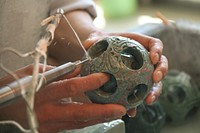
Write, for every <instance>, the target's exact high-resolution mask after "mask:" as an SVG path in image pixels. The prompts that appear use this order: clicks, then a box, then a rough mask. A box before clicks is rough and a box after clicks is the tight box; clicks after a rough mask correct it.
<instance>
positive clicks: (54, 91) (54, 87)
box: [36, 73, 109, 102]
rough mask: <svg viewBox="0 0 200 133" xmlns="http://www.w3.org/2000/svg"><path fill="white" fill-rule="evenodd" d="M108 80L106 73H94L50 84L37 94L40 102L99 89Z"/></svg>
mask: <svg viewBox="0 0 200 133" xmlns="http://www.w3.org/2000/svg"><path fill="white" fill-rule="evenodd" d="M108 80H109V76H108V75H107V74H105V73H94V74H90V75H88V76H85V77H76V78H72V79H66V80H61V81H57V82H53V83H51V84H49V85H48V86H47V87H45V89H43V90H42V91H41V92H40V93H39V94H38V95H36V96H37V99H38V102H45V101H49V100H56V99H61V98H63V97H72V96H75V95H77V94H80V93H83V92H85V91H89V90H94V89H97V88H99V87H101V86H102V85H103V84H104V83H106V82H107V81H108ZM46 91H48V93H46Z"/></svg>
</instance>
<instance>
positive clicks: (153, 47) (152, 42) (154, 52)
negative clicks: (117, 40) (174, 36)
mask: <svg viewBox="0 0 200 133" xmlns="http://www.w3.org/2000/svg"><path fill="white" fill-rule="evenodd" d="M111 35H118V36H123V37H127V38H130V39H133V40H135V41H138V42H139V43H140V44H142V45H143V46H144V47H145V48H146V49H147V50H148V51H150V58H151V61H152V63H153V64H156V63H157V62H158V61H159V59H160V57H161V55H162V51H163V43H162V42H161V41H160V40H159V39H157V38H153V37H150V36H146V35H142V34H136V33H117V34H116V33H112V34H111Z"/></svg>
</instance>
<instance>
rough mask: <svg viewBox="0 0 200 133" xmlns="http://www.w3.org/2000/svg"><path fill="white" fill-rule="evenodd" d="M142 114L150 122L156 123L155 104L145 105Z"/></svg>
mask: <svg viewBox="0 0 200 133" xmlns="http://www.w3.org/2000/svg"><path fill="white" fill-rule="evenodd" d="M142 116H143V118H144V120H146V121H147V122H148V123H154V122H155V121H156V120H157V113H156V109H155V108H154V107H153V106H145V108H144V110H143V112H142Z"/></svg>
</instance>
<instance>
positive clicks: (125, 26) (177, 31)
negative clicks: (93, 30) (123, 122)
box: [94, 0, 200, 133]
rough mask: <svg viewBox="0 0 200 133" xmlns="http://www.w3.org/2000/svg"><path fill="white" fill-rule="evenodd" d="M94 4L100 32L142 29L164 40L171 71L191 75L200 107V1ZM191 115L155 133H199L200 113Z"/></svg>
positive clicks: (99, 1) (127, 0)
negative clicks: (174, 70)
mask: <svg viewBox="0 0 200 133" xmlns="http://www.w3.org/2000/svg"><path fill="white" fill-rule="evenodd" d="M95 2H96V4H97V5H98V7H97V10H98V17H97V18H96V19H95V21H94V23H95V25H96V26H97V27H99V28H100V29H103V30H105V31H108V32H127V31H129V32H135V31H136V32H137V31H140V29H142V30H143V31H142V33H145V34H147V35H151V36H154V37H158V38H159V39H161V40H162V41H163V43H164V44H165V46H164V47H165V50H164V54H165V55H166V56H167V58H168V60H169V67H170V69H174V68H176V69H178V70H180V71H184V72H186V73H188V74H189V75H190V76H191V77H192V79H191V80H194V81H195V82H196V83H197V84H198V90H197V91H198V92H197V93H198V96H197V98H196V99H198V103H197V104H196V105H197V107H200V95H199V94H200V83H199V80H200V70H199V68H200V61H199V57H200V52H199V49H200V44H199V42H200V0H95ZM158 13H159V15H158ZM165 20H167V21H168V22H174V23H176V25H174V26H172V25H171V26H170V25H169V24H166V23H165V22H164V21H165ZM180 20H181V21H180ZM163 22H164V23H163ZM188 22H189V23H188ZM152 23H154V24H158V25H156V26H155V25H152ZM170 24H171V23H170ZM145 25H146V26H145ZM135 29H136V30H135ZM183 84H184V83H183ZM197 93H196V94H197ZM186 94H187V92H186ZM178 96H180V95H177V98H178ZM192 97H193V96H192ZM188 104H189V105H191V103H188ZM185 106H187V104H186V105H185ZM177 107H178V105H177ZM175 108H176V107H175ZM186 108H187V107H186ZM195 108H196V107H195ZM172 110H173V108H172ZM180 110H181V109H180ZM183 110H184V109H183ZM175 113H176V112H175ZM190 114H194V115H193V116H191V117H189V119H185V120H184V121H183V122H182V123H181V124H176V125H174V124H171V123H166V124H164V125H163V127H162V128H161V131H153V133H158V132H160V133H200V125H199V124H200V111H199V109H198V110H197V111H196V112H192V113H191V112H190ZM177 115H179V114H178V113H177ZM154 116H156V114H154ZM155 126H156V125H155ZM128 133H129V132H128ZM130 133H132V132H130ZM133 133H144V132H142V131H137V132H133ZM148 133H150V132H148Z"/></svg>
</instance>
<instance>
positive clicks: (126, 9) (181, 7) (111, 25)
mask: <svg viewBox="0 0 200 133" xmlns="http://www.w3.org/2000/svg"><path fill="white" fill-rule="evenodd" d="M95 2H96V3H97V5H98V7H97V9H98V17H97V18H96V20H95V21H94V22H95V25H96V26H97V27H99V28H101V29H104V30H106V31H111V32H115V31H116V32H120V31H127V30H130V29H133V28H134V27H137V26H139V25H142V24H145V23H149V22H154V23H161V22H162V21H161V20H160V19H158V18H157V17H156V13H157V12H160V13H161V14H162V15H163V16H165V17H166V18H167V19H169V20H178V19H186V20H190V21H193V22H197V23H200V0H95Z"/></svg>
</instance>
